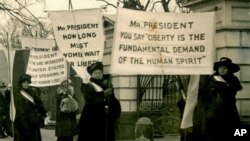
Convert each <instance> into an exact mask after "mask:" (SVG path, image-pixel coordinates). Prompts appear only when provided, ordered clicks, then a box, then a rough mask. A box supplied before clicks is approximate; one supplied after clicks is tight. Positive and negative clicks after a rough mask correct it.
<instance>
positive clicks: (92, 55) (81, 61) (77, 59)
mask: <svg viewBox="0 0 250 141" xmlns="http://www.w3.org/2000/svg"><path fill="white" fill-rule="evenodd" d="M50 19H51V21H52V25H53V30H54V33H55V38H56V41H57V44H58V46H59V50H61V52H63V55H64V56H65V57H66V59H67V61H68V62H69V63H70V65H71V66H72V67H73V68H74V70H75V71H76V73H77V74H78V75H79V76H80V77H81V78H82V79H83V81H84V82H86V81H88V79H89V74H88V73H87V71H86V67H87V66H89V65H91V64H92V63H94V62H96V61H101V60H102V57H103V49H104V33H103V23H102V13H101V9H88V10H69V11H53V12H51V13H50Z"/></svg>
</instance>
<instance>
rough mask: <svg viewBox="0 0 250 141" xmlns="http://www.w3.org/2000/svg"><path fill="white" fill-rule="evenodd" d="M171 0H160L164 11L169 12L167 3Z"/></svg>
mask: <svg viewBox="0 0 250 141" xmlns="http://www.w3.org/2000/svg"><path fill="white" fill-rule="evenodd" d="M170 1H171V0H167V1H166V0H161V2H162V6H163V9H164V11H165V12H169V8H168V4H169V2H170Z"/></svg>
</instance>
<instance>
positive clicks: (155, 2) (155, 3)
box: [150, 1, 161, 11]
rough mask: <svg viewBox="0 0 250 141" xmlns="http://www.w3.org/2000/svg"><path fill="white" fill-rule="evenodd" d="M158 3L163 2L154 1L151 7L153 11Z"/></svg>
mask: <svg viewBox="0 0 250 141" xmlns="http://www.w3.org/2000/svg"><path fill="white" fill-rule="evenodd" d="M157 3H161V1H156V2H154V4H153V6H152V8H151V9H150V11H153V9H154V8H155V5H156V4H157Z"/></svg>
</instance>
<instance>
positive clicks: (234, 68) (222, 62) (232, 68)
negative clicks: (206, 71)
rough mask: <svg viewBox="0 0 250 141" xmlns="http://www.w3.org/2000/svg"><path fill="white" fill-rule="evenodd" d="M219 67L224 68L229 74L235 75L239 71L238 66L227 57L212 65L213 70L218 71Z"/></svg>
mask: <svg viewBox="0 0 250 141" xmlns="http://www.w3.org/2000/svg"><path fill="white" fill-rule="evenodd" d="M219 66H226V67H227V68H228V70H229V71H230V72H231V73H235V72H237V71H239V70H240V67H239V65H237V64H234V63H233V62H232V60H231V59H229V58H227V57H222V58H220V61H218V62H215V63H214V70H215V71H218V68H219Z"/></svg>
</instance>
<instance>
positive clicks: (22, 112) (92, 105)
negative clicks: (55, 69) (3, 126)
mask: <svg viewBox="0 0 250 141" xmlns="http://www.w3.org/2000/svg"><path fill="white" fill-rule="evenodd" d="M87 70H88V72H89V74H90V75H91V79H90V82H89V83H88V84H82V86H81V91H82V94H83V96H84V98H85V106H84V108H83V111H82V113H81V117H80V121H79V123H78V125H77V120H76V115H77V114H78V113H79V111H77V110H74V111H66V112H65V110H62V109H63V104H62V103H63V102H64V104H69V107H70V104H71V103H72V99H74V98H73V97H74V88H73V87H72V86H71V85H70V80H69V79H65V80H64V81H63V82H62V83H61V85H60V86H59V87H58V89H57V96H56V99H57V112H56V136H57V141H73V137H74V136H75V135H77V134H78V135H79V136H78V141H94V140H96V141H115V120H116V119H117V118H118V117H119V116H120V113H121V106H120V103H119V101H118V100H117V99H116V98H115V96H114V92H113V88H112V85H111V83H110V82H109V81H108V80H105V79H104V78H103V64H102V63H101V62H97V63H94V64H92V65H91V66H89V67H88V68H87ZM30 83H31V76H30V75H27V74H25V75H23V76H21V77H20V78H19V86H20V88H19V90H18V93H16V94H15V95H14V96H15V98H14V101H15V105H18V106H16V117H15V121H14V141H41V133H40V127H41V126H42V125H43V121H44V118H45V117H46V116H48V112H47V111H46V110H45V108H44V106H43V104H42V101H41V100H40V98H39V96H38V95H37V93H36V92H35V91H34V89H33V88H31V87H30V86H29V84H30ZM66 99H69V101H71V102H67V100H66ZM70 99H71V100H70ZM73 101H74V100H73ZM73 106H74V104H73ZM71 107H72V105H71Z"/></svg>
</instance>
